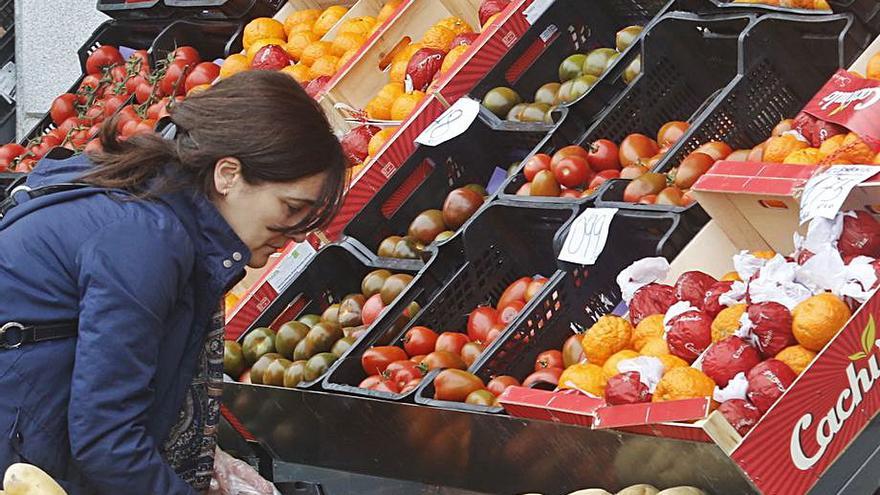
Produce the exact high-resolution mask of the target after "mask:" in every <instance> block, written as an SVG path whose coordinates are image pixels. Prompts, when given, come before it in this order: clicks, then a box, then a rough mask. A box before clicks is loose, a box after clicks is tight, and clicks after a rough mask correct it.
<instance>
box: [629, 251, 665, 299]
mask: <svg viewBox="0 0 880 495" xmlns="http://www.w3.org/2000/svg"><path fill="white" fill-rule="evenodd" d="M668 273H669V262H668V261H666V258H662V257H653V258H642V259H640V260H638V261H635V262H634V263H633V264H631V265H629V266H628V267H626V268H625V269H623V271H621V272H620V273H619V274H618V275H617V285H618V286H620V293H621V294H622V296H623V300H624V301H626V304H627V306H628V305H629V303H630V301H632V298H633V296H634V295H635V293H636V291H637V290H639V289H641V288H642V287H644V286H646V285H648V284H651V283H654V282H658V281H660V280H663V279H664V278H666V275H667V274H668Z"/></svg>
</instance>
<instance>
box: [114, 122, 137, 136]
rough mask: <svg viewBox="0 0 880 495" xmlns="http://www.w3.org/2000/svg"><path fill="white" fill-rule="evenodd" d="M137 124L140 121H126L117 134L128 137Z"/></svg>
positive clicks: (133, 132)
mask: <svg viewBox="0 0 880 495" xmlns="http://www.w3.org/2000/svg"><path fill="white" fill-rule="evenodd" d="M139 124H140V122H139V121H137V120H128V121H126V122H125V124H123V125H122V128H121V129H120V130H119V136H120V137H122V138H130V137H131V136H134V134H135V131H137V128H138V125H139Z"/></svg>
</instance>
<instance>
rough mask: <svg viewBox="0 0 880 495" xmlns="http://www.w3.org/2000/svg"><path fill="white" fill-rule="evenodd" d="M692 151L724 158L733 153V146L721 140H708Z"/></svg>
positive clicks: (719, 158)
mask: <svg viewBox="0 0 880 495" xmlns="http://www.w3.org/2000/svg"><path fill="white" fill-rule="evenodd" d="M694 152H695V153H705V154H707V155H709V156H711V157H712V158H714V159H715V160H724V159H725V158H727V157H728V155H730V154H731V153H733V148H731V147H730V146H728V145H727V143H723V142H721V141H710V142H708V143H706V144H703V145H702V146H700V147H699V148H697V149H696V150H695V151H694Z"/></svg>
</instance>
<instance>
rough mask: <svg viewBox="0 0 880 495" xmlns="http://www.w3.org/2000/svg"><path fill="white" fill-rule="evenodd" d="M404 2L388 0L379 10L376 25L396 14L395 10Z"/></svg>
mask: <svg viewBox="0 0 880 495" xmlns="http://www.w3.org/2000/svg"><path fill="white" fill-rule="evenodd" d="M402 3H403V0H388V1H387V2H385V5H383V6H382V8H381V9H380V10H379V15H377V16H376V25H379V24H382V23H383V22H385V21H386V20H388V18H389V17H391V15H392V14H394V11H395V10H397V7H400V4H402Z"/></svg>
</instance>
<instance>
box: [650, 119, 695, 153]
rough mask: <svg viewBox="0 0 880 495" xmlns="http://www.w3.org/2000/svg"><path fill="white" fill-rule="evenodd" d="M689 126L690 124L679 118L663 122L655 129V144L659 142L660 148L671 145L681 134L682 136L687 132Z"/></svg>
mask: <svg viewBox="0 0 880 495" xmlns="http://www.w3.org/2000/svg"><path fill="white" fill-rule="evenodd" d="M689 127H690V124H688V123H687V122H681V121H679V120H673V121H671V122H667V123H665V124H663V127H661V128H660V130H659V131H657V144H659V145H660V147H661V148H669V147H671V146H672V145H673V144H675V143H676V142H677V141H678V140H679V139H681V137H682V136H684V133H685V132H687V130H688V128H689Z"/></svg>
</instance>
